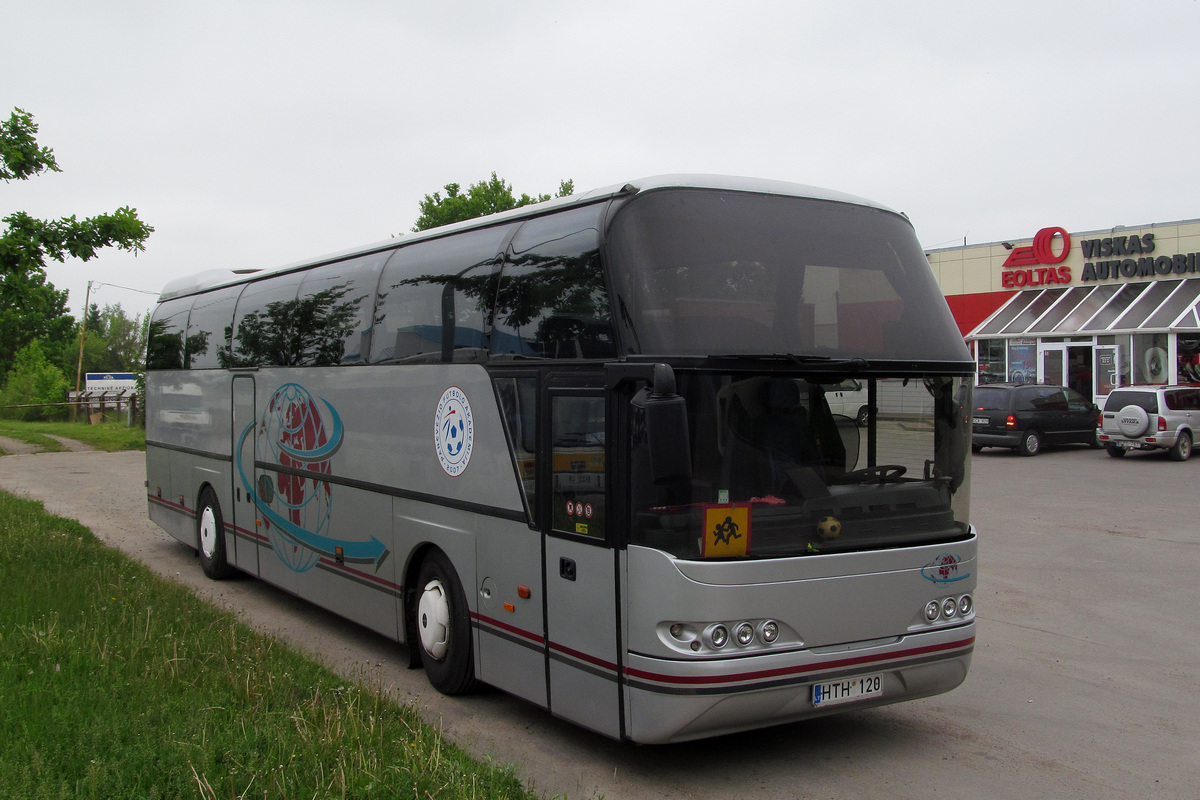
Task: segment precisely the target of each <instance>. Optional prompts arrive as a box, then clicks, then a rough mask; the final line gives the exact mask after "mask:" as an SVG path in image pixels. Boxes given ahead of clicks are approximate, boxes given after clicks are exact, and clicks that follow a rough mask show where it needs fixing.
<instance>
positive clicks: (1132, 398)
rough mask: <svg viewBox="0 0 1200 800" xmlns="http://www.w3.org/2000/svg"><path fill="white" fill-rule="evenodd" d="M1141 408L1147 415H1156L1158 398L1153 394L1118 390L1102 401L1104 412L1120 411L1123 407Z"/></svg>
mask: <svg viewBox="0 0 1200 800" xmlns="http://www.w3.org/2000/svg"><path fill="white" fill-rule="evenodd" d="M1129 405H1134V406H1141V407H1142V408H1144V409H1145V410H1146V412H1147V413H1149V414H1157V413H1158V396H1157V395H1156V394H1155V393H1154V392H1135V391H1129V390H1125V391H1122V390H1118V391H1115V392H1113V393H1112V394H1110V395H1109V396H1108V399H1107V400H1105V401H1104V410H1105V411H1120V410H1121V409H1122V408H1124V407H1125V406H1129Z"/></svg>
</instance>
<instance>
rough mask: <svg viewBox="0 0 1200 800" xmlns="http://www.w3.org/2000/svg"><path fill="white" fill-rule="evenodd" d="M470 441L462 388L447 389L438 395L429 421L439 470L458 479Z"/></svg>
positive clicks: (468, 410)
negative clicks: (431, 424) (439, 464)
mask: <svg viewBox="0 0 1200 800" xmlns="http://www.w3.org/2000/svg"><path fill="white" fill-rule="evenodd" d="M473 438H474V429H473V423H472V419H471V404H470V403H469V402H468V401H467V396H466V394H464V393H463V391H462V389H459V388H458V387H456V386H451V387H450V388H449V389H447V390H446V391H445V392H443V393H442V399H441V401H440V402H439V403H438V408H437V413H436V414H435V415H434V418H433V444H434V448H435V449H436V450H437V456H438V461H440V462H441V464H442V469H444V470H446V474H447V475H449V476H450V477H452V478H456V477H458V476H459V475H461V474H462V473H463V470H465V469H466V468H467V464H468V463H469V462H470V460H471V442H472V439H473Z"/></svg>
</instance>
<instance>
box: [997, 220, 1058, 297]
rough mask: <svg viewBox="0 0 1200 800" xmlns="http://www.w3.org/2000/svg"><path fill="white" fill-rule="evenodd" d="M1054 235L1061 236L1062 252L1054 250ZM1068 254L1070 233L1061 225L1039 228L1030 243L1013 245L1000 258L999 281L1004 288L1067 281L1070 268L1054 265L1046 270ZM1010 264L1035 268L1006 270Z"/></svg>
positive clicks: (1010, 266) (1011, 265)
mask: <svg viewBox="0 0 1200 800" xmlns="http://www.w3.org/2000/svg"><path fill="white" fill-rule="evenodd" d="M1055 237H1062V251H1061V252H1058V253H1055V252H1054V239H1055ZM1070 254H1071V234H1069V233H1067V232H1066V230H1064V229H1063V228H1057V227H1055V228H1042V229H1041V230H1040V231H1038V232H1037V235H1036V236H1034V237H1033V244H1032V245H1028V246H1022V247H1014V248H1013V249H1012V252H1011V253H1009V254H1008V258H1006V259H1005V260H1004V267H1005V268H1006V269H1009V271H1007V272H1004V273H1003V274H1002V275H1001V276H1000V277H1001V283H1002V284H1003V285H1004V286H1005V287H1006V288H1013V287H1019V286H1045V285H1046V284H1050V283H1070V282H1071V268H1070V267H1058V268H1056V269H1048V267H1053V266H1054V265H1055V264H1061V263H1062V262H1064V261H1066V260H1067V256H1069V255H1070ZM1012 267H1037V269H1010V268H1012Z"/></svg>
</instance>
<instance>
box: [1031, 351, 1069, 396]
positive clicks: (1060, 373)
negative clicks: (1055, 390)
mask: <svg viewBox="0 0 1200 800" xmlns="http://www.w3.org/2000/svg"><path fill="white" fill-rule="evenodd" d="M1037 377H1038V383H1052V384H1057V385H1059V386H1066V385H1067V346H1066V345H1065V344H1039V345H1038V376H1037Z"/></svg>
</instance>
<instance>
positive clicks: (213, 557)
mask: <svg viewBox="0 0 1200 800" xmlns="http://www.w3.org/2000/svg"><path fill="white" fill-rule="evenodd" d="M196 550H198V551H199V553H200V566H201V567H202V568H203V569H204V574H205V575H207V576H208V577H210V578H212V579H213V580H215V581H219V580H222V579H224V578H228V577H229V576H231V575H233V573H234V569H233V567H232V566H230V564H229V559H228V558H227V557H226V555H225V521H224V518H223V517H222V516H221V504H220V503H218V502H217V494H216V492H214V491H213V490H212V487H205V489H204V491H203V492H201V493H200V503H199V505H198V507H197V508H196Z"/></svg>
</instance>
